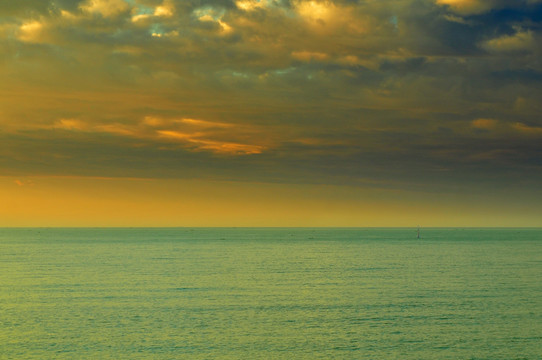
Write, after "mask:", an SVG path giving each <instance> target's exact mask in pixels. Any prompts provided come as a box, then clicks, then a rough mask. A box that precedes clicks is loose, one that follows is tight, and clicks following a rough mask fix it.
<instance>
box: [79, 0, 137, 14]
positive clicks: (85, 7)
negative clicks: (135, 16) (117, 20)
mask: <svg viewBox="0 0 542 360" xmlns="http://www.w3.org/2000/svg"><path fill="white" fill-rule="evenodd" d="M79 7H80V8H81V10H82V11H84V12H88V13H91V14H99V15H101V16H103V17H113V16H117V15H119V14H121V13H124V12H126V11H128V10H129V8H130V7H129V5H128V4H127V3H126V1H124V0H87V1H85V2H84V3H83V4H81V5H80V6H79Z"/></svg>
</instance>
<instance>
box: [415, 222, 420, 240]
mask: <svg viewBox="0 0 542 360" xmlns="http://www.w3.org/2000/svg"><path fill="white" fill-rule="evenodd" d="M416 238H417V239H419V238H420V225H418V232H417V236H416Z"/></svg>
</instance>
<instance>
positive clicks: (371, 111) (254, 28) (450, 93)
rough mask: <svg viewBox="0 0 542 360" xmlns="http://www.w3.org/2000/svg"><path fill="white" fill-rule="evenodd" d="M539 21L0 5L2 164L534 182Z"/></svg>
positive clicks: (340, 2)
mask: <svg viewBox="0 0 542 360" xmlns="http://www.w3.org/2000/svg"><path fill="white" fill-rule="evenodd" d="M541 19H542V2H540V1H534V0H530V1H528V0H519V1H514V2H511V1H500V0H491V1H478V0H386V1H361V0H360V1H347V0H336V1H317V0H310V1H309V0H291V1H282V0H260V1H257V0H238V1H213V0H199V1H196V0H193V1H176V0H164V1H161V0H160V1H158V0H129V1H128V0H84V1H68V0H55V1H42V0H24V1H16V2H15V1H8V2H3V3H2V4H0V80H1V81H0V92H1V95H2V96H1V97H0V127H1V129H2V131H1V133H0V137H1V139H0V141H1V143H2V146H1V147H0V169H1V171H2V173H3V174H5V175H18V174H23V175H45V174H50V175H59V174H60V175H88V176H135V177H174V178H184V177H192V178H198V177H205V178H211V179H231V180H251V181H252V180H254V181H263V182H292V183H300V184H303V183H334V184H350V185H360V184H361V185H367V184H370V186H379V187H393V188H419V189H425V190H427V191H433V190H431V189H434V191H456V190H457V188H458V187H461V186H465V187H468V186H480V187H481V188H487V186H489V187H495V186H497V187H498V186H509V185H510V184H520V183H521V184H522V185H521V186H527V187H530V188H533V189H535V188H537V187H538V185H540V184H539V179H540V176H541V175H542V171H541V170H542V161H541V159H542V145H540V144H542V131H541V129H542V120H541V119H540V113H542V106H541V105H540V98H542V87H541V85H542V64H541V62H540V59H541V58H542V57H541V55H542V53H541V52H542V42H541V36H542V30H541V26H540V25H541ZM488 184H489V185H488Z"/></svg>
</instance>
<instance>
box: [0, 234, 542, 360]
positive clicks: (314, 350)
mask: <svg viewBox="0 0 542 360" xmlns="http://www.w3.org/2000/svg"><path fill="white" fill-rule="evenodd" d="M540 279H542V230H540V229H422V238H421V239H416V231H415V229H295V228H294V229H292V228H284V229H263V228H260V229H217V228H197V229H189V228H178V229H37V228H33V229H0V358H1V359H407V360H408V359H488V360H489V359H491V360H494V359H542V282H541V281H540Z"/></svg>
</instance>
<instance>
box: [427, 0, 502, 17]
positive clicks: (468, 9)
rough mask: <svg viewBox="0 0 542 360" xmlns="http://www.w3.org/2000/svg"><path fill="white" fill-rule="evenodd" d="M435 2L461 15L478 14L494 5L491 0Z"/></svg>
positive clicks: (445, 0)
mask: <svg viewBox="0 0 542 360" xmlns="http://www.w3.org/2000/svg"><path fill="white" fill-rule="evenodd" d="M436 2H437V4H439V5H445V6H448V7H449V8H450V9H451V10H452V11H454V12H456V13H458V14H462V15H472V14H480V13H483V12H486V11H488V10H490V9H492V7H493V6H494V5H495V2H494V1H493V0H436Z"/></svg>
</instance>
